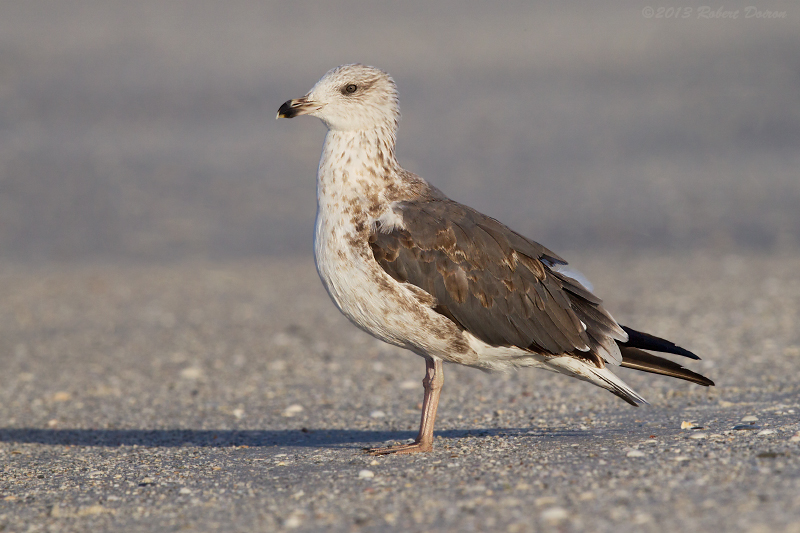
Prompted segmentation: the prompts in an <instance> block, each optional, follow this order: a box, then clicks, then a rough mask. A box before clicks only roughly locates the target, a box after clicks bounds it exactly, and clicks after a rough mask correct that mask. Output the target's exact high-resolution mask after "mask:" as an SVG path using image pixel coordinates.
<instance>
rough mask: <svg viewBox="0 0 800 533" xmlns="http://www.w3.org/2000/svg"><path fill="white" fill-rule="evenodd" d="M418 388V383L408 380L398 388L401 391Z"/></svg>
mask: <svg viewBox="0 0 800 533" xmlns="http://www.w3.org/2000/svg"><path fill="white" fill-rule="evenodd" d="M419 387H420V383H419V381H414V380H411V379H408V380H406V381H402V382H400V388H401V389H403V390H411V389H418V388H419Z"/></svg>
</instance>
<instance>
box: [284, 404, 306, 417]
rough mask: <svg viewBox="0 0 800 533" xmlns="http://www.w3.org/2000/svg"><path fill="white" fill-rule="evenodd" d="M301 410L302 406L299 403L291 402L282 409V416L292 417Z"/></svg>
mask: <svg viewBox="0 0 800 533" xmlns="http://www.w3.org/2000/svg"><path fill="white" fill-rule="evenodd" d="M302 412H303V406H302V405H300V404H297V403H296V404H292V405H290V406H289V407H287V408H286V409H284V410H283V416H286V417H292V416H295V415H297V414H300V413H302Z"/></svg>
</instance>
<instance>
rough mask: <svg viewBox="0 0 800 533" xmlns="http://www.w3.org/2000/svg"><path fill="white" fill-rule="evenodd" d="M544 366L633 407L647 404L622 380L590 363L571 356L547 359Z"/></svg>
mask: <svg viewBox="0 0 800 533" xmlns="http://www.w3.org/2000/svg"><path fill="white" fill-rule="evenodd" d="M623 364H624V362H623ZM545 365H547V366H548V367H549V369H550V370H553V371H555V372H560V373H562V374H567V375H568V376H572V377H575V378H578V379H581V380H583V381H588V382H589V383H592V384H594V385H597V386H598V387H601V388H604V389H606V390H608V391H611V392H612V393H613V394H615V395H616V396H619V397H620V398H622V399H623V400H625V401H626V402H628V403H629V404H631V405H632V406H634V407H636V406H639V405H641V404H646V403H647V400H645V399H644V398H642V397H641V396H640V395H639V393H637V392H636V391H635V390H633V389H632V388H630V387H629V386H628V385H627V384H626V383H625V382H624V381H622V379H620V378H619V377H618V376H617V375H615V374H614V373H612V372H611V371H610V370H608V369H607V368H597V367H596V366H594V365H593V364H591V363H587V362H585V361H583V360H581V359H578V358H576V357H571V356H561V357H553V358H551V359H547V361H545Z"/></svg>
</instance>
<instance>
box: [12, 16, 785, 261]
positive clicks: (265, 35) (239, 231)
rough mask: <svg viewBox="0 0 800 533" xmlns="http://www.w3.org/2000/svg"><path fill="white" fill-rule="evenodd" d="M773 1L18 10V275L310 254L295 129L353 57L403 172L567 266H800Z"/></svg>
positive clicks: (310, 136)
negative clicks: (587, 259) (385, 82)
mask: <svg viewBox="0 0 800 533" xmlns="http://www.w3.org/2000/svg"><path fill="white" fill-rule="evenodd" d="M750 1H751V0H747V1H746V2H741V3H733V2H725V3H724V4H720V5H714V6H710V7H711V8H712V11H713V12H714V13H718V12H717V11H716V10H717V9H724V10H725V11H735V10H739V14H738V18H737V19H734V20H731V19H727V18H726V19H719V18H718V19H713V18H702V16H700V15H701V7H700V6H692V7H689V8H684V9H688V10H689V11H688V16H687V17H686V18H670V19H665V18H657V16H655V15H658V13H659V12H658V11H656V10H657V9H658V8H659V7H664V8H668V7H670V6H667V5H660V4H656V3H652V4H650V6H651V7H653V9H654V12H653V15H654V16H653V17H650V18H648V17H647V16H645V15H646V14H647V13H646V12H644V11H643V8H644V7H645V6H646V5H647V4H641V5H632V4H631V3H629V2H616V3H610V2H604V3H602V4H597V3H596V4H592V5H590V6H580V7H579V6H574V5H572V4H565V3H557V4H556V3H550V2H531V1H525V2H503V3H502V4H499V5H498V4H496V3H488V2H486V3H471V4H470V5H466V3H462V2H455V1H444V2H435V3H430V2H428V1H405V2H391V3H385V4H377V3H371V2H356V1H331V2H325V3H318V2H307V1H302V0H301V1H294V2H291V3H289V2H267V1H256V0H227V1H225V2H221V1H218V2H211V1H203V2H200V1H170V2H163V1H162V0H138V1H136V2H127V1H121V0H119V1H112V0H97V1H95V0H86V1H82V0H71V1H65V0H53V1H44V0H26V1H21V0H12V1H6V2H3V5H2V8H0V10H1V11H2V13H1V14H0V256H2V257H3V258H4V259H5V260H10V261H14V262H22V263H28V262H41V263H48V262H53V261H75V260H78V261H80V260H94V259H103V260H137V261H165V260H168V261H173V260H181V259H184V258H205V259H216V258H239V257H246V256H266V255H302V256H308V257H310V255H311V249H312V244H311V242H312V228H313V220H314V212H315V183H314V177H315V172H316V165H317V161H318V158H319V154H320V149H321V145H322V140H323V137H324V126H323V125H322V124H321V123H320V122H319V121H317V120H315V119H299V120H291V121H288V120H282V121H276V120H275V113H276V111H277V109H278V107H279V106H280V104H281V103H283V102H284V101H285V100H287V99H289V98H294V97H298V96H301V95H303V94H304V93H305V92H307V91H308V90H309V89H310V88H311V87H312V86H313V84H314V83H315V82H316V81H317V80H318V79H319V78H320V77H321V76H322V75H323V74H324V73H325V72H326V71H327V70H328V69H329V68H331V67H334V66H336V65H339V64H342V63H348V62H362V63H367V64H371V65H375V66H378V67H381V68H383V69H385V70H387V71H388V72H390V73H391V74H392V75H393V77H394V78H395V80H396V81H397V84H398V87H399V90H400V97H401V98H400V102H401V109H402V111H403V119H402V121H401V124H400V133H399V145H398V152H399V159H400V162H401V163H402V164H403V165H404V166H405V167H406V168H408V169H409V170H412V171H414V172H417V173H418V174H420V175H422V176H423V177H424V178H426V179H427V180H428V181H430V182H431V183H433V184H435V185H436V186H438V187H439V188H441V189H443V190H444V191H445V193H447V194H448V195H450V196H451V197H453V198H455V199H457V200H459V201H462V202H465V203H468V204H470V205H472V206H474V207H476V208H478V209H480V210H482V211H484V212H486V213H488V214H490V215H493V216H495V217H496V218H499V219H500V220H501V221H503V222H505V223H507V224H509V225H510V226H512V227H513V228H514V229H517V230H518V231H520V232H523V233H525V234H526V235H528V236H530V237H532V238H534V239H535V240H537V241H540V242H542V243H543V244H545V245H547V246H549V247H551V248H554V249H555V250H556V251H564V250H569V249H577V248H581V249H588V250H592V249H599V248H618V249H620V250H635V249H662V250H663V249H678V248H680V249H697V248H704V249H714V250H716V249H718V250H721V251H731V250H739V249H747V250H759V251H764V252H773V251H777V250H797V249H798V248H800V229H799V228H800V6H798V4H796V3H791V2H783V3H782V2H763V3H758V4H757V5H756V8H757V10H758V11H760V12H762V13H763V12H764V11H778V12H781V11H783V12H785V16H784V17H782V18H763V17H755V16H752V17H749V18H748V17H747V16H746V14H747V12H745V7H746V6H748V5H752V4H748V3H747V2H750ZM739 4H741V5H739ZM668 13H672V14H673V15H672V16H673V17H674V16H675V15H674V12H672V11H667V10H665V11H664V13H663V14H668ZM686 13H687V12H686V11H684V12H682V13H681V15H682V16H683V15H684V14H686ZM750 13H752V12H750Z"/></svg>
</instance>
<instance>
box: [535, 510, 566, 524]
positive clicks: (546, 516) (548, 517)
mask: <svg viewBox="0 0 800 533" xmlns="http://www.w3.org/2000/svg"><path fill="white" fill-rule="evenodd" d="M567 518H569V513H568V512H567V510H566V509H564V508H563V507H550V508H549V509H545V510H544V511H542V519H543V520H545V521H546V522H550V523H551V524H557V523H559V522H563V521H564V520H566V519H567Z"/></svg>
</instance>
